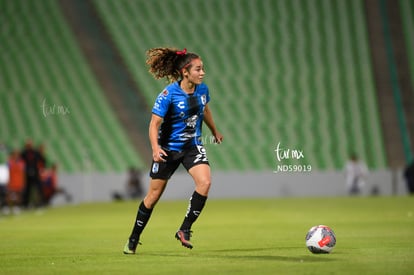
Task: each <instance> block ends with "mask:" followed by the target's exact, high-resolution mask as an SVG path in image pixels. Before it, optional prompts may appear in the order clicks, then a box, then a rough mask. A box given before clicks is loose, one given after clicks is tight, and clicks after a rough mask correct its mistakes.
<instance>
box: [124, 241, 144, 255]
mask: <svg viewBox="0 0 414 275" xmlns="http://www.w3.org/2000/svg"><path fill="white" fill-rule="evenodd" d="M138 244H141V243H140V242H138V243H137V244H134V243H133V242H131V241H130V240H128V241H127V242H126V244H125V246H124V254H127V255H131V254H135V250H136V249H137V246H138Z"/></svg>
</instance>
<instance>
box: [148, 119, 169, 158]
mask: <svg viewBox="0 0 414 275" xmlns="http://www.w3.org/2000/svg"><path fill="white" fill-rule="evenodd" d="M162 121H163V118H162V117H160V116H158V115H156V114H152V116H151V121H150V124H149V140H150V143H151V148H152V159H153V160H154V161H155V162H165V158H163V156H167V153H166V152H165V151H164V150H163V149H162V148H161V146H160V145H159V144H158V131H159V129H160V126H161V123H162Z"/></svg>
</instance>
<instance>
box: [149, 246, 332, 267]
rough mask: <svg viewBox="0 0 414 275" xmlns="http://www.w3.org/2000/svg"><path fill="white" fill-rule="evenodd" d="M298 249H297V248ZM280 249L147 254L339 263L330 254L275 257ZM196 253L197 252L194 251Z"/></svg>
mask: <svg viewBox="0 0 414 275" xmlns="http://www.w3.org/2000/svg"><path fill="white" fill-rule="evenodd" d="M295 248H296V247H295ZM278 251H280V249H279V248H268V247H267V248H246V249H220V250H209V251H202V252H198V251H197V252H196V253H193V252H190V251H188V252H189V253H184V254H182V253H173V252H159V253H145V255H148V256H157V257H187V258H188V257H189V256H190V255H189V254H192V255H193V256H196V257H197V256H201V257H203V259H207V258H210V259H220V260H225V259H229V260H259V261H279V262H307V263H310V262H315V263H320V262H333V261H338V259H337V258H336V257H332V255H329V254H318V255H313V254H309V255H298V256H288V255H275V254H284V253H278ZM194 252H195V251H194Z"/></svg>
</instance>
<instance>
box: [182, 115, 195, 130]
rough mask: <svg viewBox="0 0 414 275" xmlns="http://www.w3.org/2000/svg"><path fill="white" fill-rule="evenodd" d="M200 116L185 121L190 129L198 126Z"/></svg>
mask: <svg viewBox="0 0 414 275" xmlns="http://www.w3.org/2000/svg"><path fill="white" fill-rule="evenodd" d="M197 119H198V115H193V116H191V117H189V118H187V119H186V120H185V123H186V124H187V126H188V127H191V128H195V126H196V124H197Z"/></svg>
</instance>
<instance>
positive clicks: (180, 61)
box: [146, 48, 199, 82]
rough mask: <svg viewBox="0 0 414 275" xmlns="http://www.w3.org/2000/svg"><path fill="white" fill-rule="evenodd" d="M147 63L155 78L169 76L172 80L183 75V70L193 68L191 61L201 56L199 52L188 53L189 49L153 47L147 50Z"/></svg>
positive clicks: (168, 78)
mask: <svg viewBox="0 0 414 275" xmlns="http://www.w3.org/2000/svg"><path fill="white" fill-rule="evenodd" d="M146 54H147V60H146V64H147V65H149V72H150V73H151V74H152V75H153V76H154V77H155V79H160V78H164V77H165V78H167V80H169V81H170V82H174V81H177V80H178V79H179V78H180V77H181V76H182V70H189V69H190V68H191V61H192V60H193V59H195V58H199V56H198V55H197V54H194V53H188V52H187V49H184V50H179V49H177V48H152V49H149V50H148V51H147V53H146Z"/></svg>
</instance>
